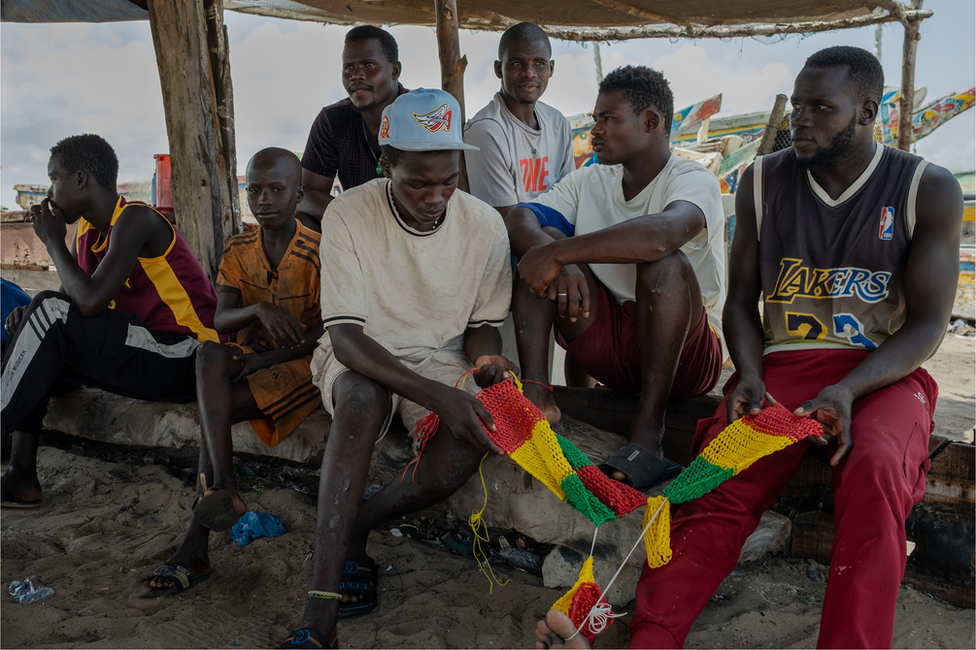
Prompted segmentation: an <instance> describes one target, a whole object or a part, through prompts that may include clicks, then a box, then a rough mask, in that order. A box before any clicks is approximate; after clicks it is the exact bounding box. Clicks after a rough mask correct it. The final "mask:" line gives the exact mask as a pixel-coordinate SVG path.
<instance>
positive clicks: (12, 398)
mask: <svg viewBox="0 0 976 650" xmlns="http://www.w3.org/2000/svg"><path fill="white" fill-rule="evenodd" d="M118 170H119V163H118V159H117V158H116V156H115V152H114V151H113V150H112V147H111V146H109V144H108V143H107V142H105V140H103V139H102V138H100V137H98V136H97V135H79V136H72V137H70V138H66V139H64V140H62V141H61V142H59V143H58V144H57V145H55V146H54V147H53V148H52V149H51V159H50V162H49V163H48V176H49V177H50V179H51V186H50V188H49V189H48V191H47V198H46V199H45V200H44V201H43V202H42V203H41V205H35V206H33V207H32V208H31V221H32V222H33V224H34V232H35V233H37V236H38V238H40V240H41V241H42V242H43V243H44V245H45V246H46V247H47V250H48V253H49V254H50V255H51V259H52V260H54V263H55V265H56V266H57V268H58V274H59V275H60V277H61V290H60V291H57V292H55V291H43V292H41V293H39V294H38V295H37V296H36V297H35V298H34V300H33V301H31V304H30V305H28V306H27V307H26V308H21V309H19V310H15V311H14V312H13V313H12V314H11V315H10V316H9V317H8V318H7V321H6V324H5V325H6V328H7V331H8V332H9V333H10V334H11V335H12V336H13V338H12V339H11V341H10V342H9V344H8V349H7V357H6V358H5V359H4V362H3V376H2V380H0V381H2V384H0V389H2V397H0V399H2V412H0V417H2V422H3V427H4V429H6V430H7V431H13V432H15V433H14V437H13V450H12V454H11V462H10V467H9V469H8V470H7V472H6V473H5V474H4V475H3V479H2V501H3V506H4V507H19V508H30V507H34V506H37V505H40V503H41V484H40V482H39V480H38V477H37V470H36V467H37V433H38V431H39V429H40V423H41V420H42V419H43V416H44V411H45V410H46V408H47V399H48V391H49V389H50V387H51V385H52V384H53V383H54V382H55V380H56V379H57V378H58V377H59V376H60V377H62V378H64V379H67V380H69V381H74V382H76V383H79V384H85V385H87V386H96V387H98V388H103V389H105V390H108V391H111V392H113V393H118V394H119V395H127V396H131V397H136V398H139V399H146V400H156V401H165V402H192V401H193V400H195V399H196V381H195V375H194V362H195V358H194V357H195V352H196V349H197V346H198V345H199V344H200V341H217V340H218V336H217V332H216V331H215V330H214V326H213V317H214V309H215V307H216V303H217V296H216V293H215V292H214V288H213V285H212V284H211V282H210V279H209V278H208V277H207V275H206V274H205V273H204V272H203V269H202V268H201V267H200V264H199V262H197V260H196V258H195V257H194V256H193V253H192V252H191V251H190V249H189V248H188V247H187V245H186V242H185V241H183V238H182V237H181V236H180V235H179V233H178V232H176V230H175V229H174V228H173V226H172V225H171V224H170V223H169V222H168V221H167V220H166V218H165V217H163V215H161V214H159V213H158V212H156V211H155V210H153V209H152V208H150V207H149V206H147V205H145V204H142V203H129V202H127V201H126V200H125V199H124V198H122V197H121V196H119V194H118V192H116V189H115V185H116V180H117V177H118ZM74 223H77V224H78V229H77V232H76V234H75V237H74V242H73V245H72V249H71V250H69V249H68V246H67V245H66V244H65V238H66V236H67V225H68V224H74Z"/></svg>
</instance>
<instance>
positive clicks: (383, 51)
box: [298, 25, 407, 231]
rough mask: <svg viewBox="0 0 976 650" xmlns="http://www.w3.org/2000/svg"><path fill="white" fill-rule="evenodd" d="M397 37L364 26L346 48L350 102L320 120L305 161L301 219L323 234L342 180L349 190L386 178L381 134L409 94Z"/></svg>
mask: <svg viewBox="0 0 976 650" xmlns="http://www.w3.org/2000/svg"><path fill="white" fill-rule="evenodd" d="M398 58H399V53H398V51H397V43H396V40H394V38H393V36H392V35H391V34H390V33H389V32H387V31H385V30H382V29H380V28H379V27H374V26H372V25H363V26H360V27H354V28H353V29H351V30H349V32H348V33H347V34H346V39H345V47H343V49H342V85H343V86H344V87H345V89H346V92H347V93H349V97H348V98H346V99H343V100H340V101H338V102H336V103H335V104H332V105H331V106H326V107H325V108H323V109H322V111H321V112H320V113H319V115H318V117H316V118H315V122H314V123H313V124H312V129H311V131H310V132H309V134H308V143H307V144H306V145H305V155H304V156H303V157H302V182H303V183H304V184H305V198H304V199H302V202H301V203H299V204H298V218H299V219H301V221H302V223H303V224H305V225H306V226H308V227H310V228H313V229H315V231H319V230H321V221H322V215H323V214H324V213H325V208H326V207H328V205H329V203H330V202H331V201H332V186H333V184H334V182H335V178H336V176H337V175H338V177H339V183H340V184H341V185H342V189H344V190H348V189H350V188H352V187H356V186H357V185H362V184H363V183H365V182H366V181H369V180H372V179H374V178H379V177H380V176H382V172H381V170H380V166H379V157H380V145H379V141H378V140H377V134H378V133H379V130H380V117H381V116H382V115H383V109H384V108H386V107H387V106H389V105H390V104H392V103H393V100H394V99H396V98H397V97H398V96H399V95H402V94H403V93H405V92H407V90H406V89H405V88H404V87H403V86H402V85H401V84H400V82H399V79H400V61H399V60H398Z"/></svg>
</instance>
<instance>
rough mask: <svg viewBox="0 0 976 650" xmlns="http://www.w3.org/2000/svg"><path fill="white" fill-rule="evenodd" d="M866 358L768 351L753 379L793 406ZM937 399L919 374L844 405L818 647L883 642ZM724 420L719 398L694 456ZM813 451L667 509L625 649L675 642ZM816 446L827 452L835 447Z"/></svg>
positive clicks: (767, 462)
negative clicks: (848, 433) (661, 559)
mask: <svg viewBox="0 0 976 650" xmlns="http://www.w3.org/2000/svg"><path fill="white" fill-rule="evenodd" d="M867 354H868V353H867V352H862V351H859V350H816V351H813V350H811V351H802V352H801V351H798V352H793V351H789V352H775V353H772V354H769V355H767V356H766V358H765V359H764V362H763V380H764V381H765V383H766V389H767V390H768V391H769V392H770V394H772V396H773V397H774V398H775V399H776V400H777V401H781V402H782V403H783V404H784V406H786V407H787V408H788V409H790V410H793V409H795V408H797V407H799V406H800V405H801V404H802V403H803V402H805V401H806V400H808V399H812V398H814V397H816V396H817V394H818V393H819V392H820V390H821V389H822V388H824V387H825V386H829V385H831V384H834V383H837V382H838V381H839V380H840V379H842V378H843V377H844V376H846V375H847V374H848V373H849V372H850V371H851V370H852V369H854V367H855V366H857V365H858V363H860V362H861V361H862V360H863V359H864V357H865V356H867ZM736 382H737V377H735V376H733V377H732V379H731V380H729V382H728V384H727V385H726V387H725V393H726V395H728V393H729V391H730V390H731V389H732V387H733V386H734V385H735V383H736ZM937 396H938V387H937V386H936V384H935V381H934V380H933V379H932V378H931V377H930V376H929V374H928V373H927V372H925V371H924V370H922V369H919V370H916V371H915V372H913V373H912V374H910V375H908V376H907V377H905V378H904V379H901V380H900V381H898V382H896V383H894V384H891V385H890V386H886V387H885V388H882V389H881V390H878V391H875V392H874V393H871V394H870V395H867V396H865V397H862V398H861V399H859V400H857V401H856V402H854V406H853V411H852V424H851V430H852V440H853V448H852V450H851V452H850V454H849V455H848V457H847V458H846V459H845V460H844V461H843V462H842V463H841V464H840V466H839V467H837V468H834V469H833V489H834V504H835V506H834V521H835V523H836V527H837V532H836V535H835V537H834V545H833V551H832V556H831V563H830V574H829V577H828V581H827V593H826V596H825V597H824V606H823V616H822V619H821V625H820V637H819V639H818V642H817V645H818V647H824V648H829V647H832V648H838V647H847V648H872V647H873V648H883V647H890V646H891V638H892V633H893V630H894V621H895V602H896V599H897V597H898V585H899V584H900V583H901V580H902V577H903V576H904V574H905V561H906V549H905V520H906V519H907V517H908V514H909V512H910V511H911V508H912V505H913V504H915V503H918V502H919V501H921V499H922V495H923V494H924V492H925V473H926V472H927V471H928V468H929V460H928V441H929V434H930V433H931V432H932V429H933V428H934V423H933V422H932V413H933V411H934V409H935V402H936V398H937ZM726 425H727V421H726V417H725V401H724V400H723V401H722V404H721V405H720V406H719V408H718V411H717V413H716V416H715V417H713V418H710V419H705V420H701V421H700V422H699V423H698V430H697V432H696V434H695V439H694V442H693V443H692V452H693V453H694V454H698V453H699V452H700V451H701V450H702V449H704V448H705V446H706V445H707V444H708V443H709V442H711V441H712V440H713V439H714V438H715V437H716V436H718V434H719V433H720V432H721V431H722V429H724V428H725V426H726ZM811 449H812V448H811V447H810V446H809V445H808V444H807V443H804V442H800V443H797V444H794V445H791V446H789V447H787V448H786V449H783V450H781V451H779V452H776V453H774V454H771V455H770V456H767V457H766V458H764V459H762V460H759V461H758V462H756V463H755V464H754V465H752V466H751V467H749V468H748V469H746V470H744V471H743V472H742V473H740V474H738V475H737V476H735V477H733V478H731V479H729V480H727V481H725V482H724V483H722V484H721V485H720V486H718V487H717V488H715V489H714V490H713V491H712V492H710V493H709V494H706V495H704V496H703V497H701V498H699V499H695V500H693V501H689V502H687V503H684V504H681V505H680V506H679V507H678V508H677V510H676V512H675V516H674V519H673V522H672V526H671V548H672V550H673V553H674V555H673V558H672V560H671V562H669V563H668V564H666V565H665V566H663V567H661V568H659V569H653V570H652V569H649V568H648V567H647V565H646V564H645V565H644V571H643V573H642V574H641V579H640V583H639V584H638V587H637V611H636V613H635V615H634V620H633V622H632V623H631V626H630V632H631V647H632V648H680V647H682V646H683V645H684V641H685V637H687V635H688V631H689V630H690V629H691V625H692V623H694V621H695V619H696V618H697V617H698V615H699V614H700V613H701V612H702V610H703V609H704V608H705V605H706V603H708V601H709V599H710V598H711V596H712V594H713V593H714V592H715V590H716V589H717V588H718V586H719V584H721V582H722V580H723V579H724V578H725V577H726V576H727V575H728V574H729V573H730V572H731V571H732V570H733V569H734V568H735V565H736V563H737V562H738V559H739V552H740V551H741V549H742V545H743V543H744V542H745V540H746V538H747V537H748V536H749V535H750V534H751V533H752V532H753V531H754V530H755V529H756V526H757V525H758V523H759V518H760V516H761V515H762V513H763V512H764V511H765V510H766V509H767V508H768V507H769V506H770V505H771V504H772V502H773V500H775V498H776V497H777V495H779V493H780V491H781V490H782V489H783V488H784V487H785V486H786V484H787V483H788V482H789V480H790V477H791V476H792V475H793V473H794V472H795V471H796V469H797V468H798V467H799V466H800V462H801V461H802V460H803V458H804V456H806V454H807V453H808V451H809V450H811ZM826 450H827V451H828V452H829V454H832V453H833V451H835V450H836V445H834V444H832V445H831V446H830V447H827V448H826ZM817 456H818V458H819V457H820V456H821V454H820V453H818V454H817ZM823 458H824V459H829V458H830V456H829V455H823Z"/></svg>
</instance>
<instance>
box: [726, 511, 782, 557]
mask: <svg viewBox="0 0 976 650" xmlns="http://www.w3.org/2000/svg"><path fill="white" fill-rule="evenodd" d="M792 532H793V524H792V523H791V522H790V519H789V517H785V516H783V515H781V514H779V513H778V512H773V511H772V510H767V511H766V512H764V513H763V516H762V519H760V520H759V527H758V528H756V530H755V532H753V533H752V535H749V539H747V540H746V543H745V544H743V545H742V553H741V554H740V555H739V564H744V563H746V562H755V561H757V560H763V559H765V558H767V557H769V556H770V555H776V554H777V553H786V551H787V550H788V549H789V546H790V534H791V533H792Z"/></svg>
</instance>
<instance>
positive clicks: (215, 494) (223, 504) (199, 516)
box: [193, 485, 247, 531]
mask: <svg viewBox="0 0 976 650" xmlns="http://www.w3.org/2000/svg"><path fill="white" fill-rule="evenodd" d="M245 512H247V504H246V503H244V500H243V499H241V497H240V495H239V494H238V493H237V490H235V489H233V488H225V487H222V486H219V485H215V486H213V487H212V488H210V489H209V490H207V491H206V492H204V493H203V496H201V497H200V500H199V501H198V502H197V504H196V506H194V508H193V520H194V521H196V522H197V523H198V524H200V525H201V526H203V527H204V528H209V529H210V530H215V531H221V530H227V529H228V528H230V527H231V526H233V525H234V524H236V523H237V520H238V519H240V518H241V516H242V515H243V514H244V513H245Z"/></svg>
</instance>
